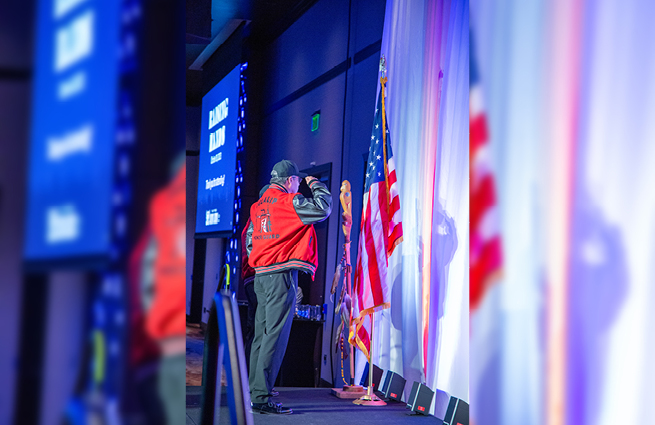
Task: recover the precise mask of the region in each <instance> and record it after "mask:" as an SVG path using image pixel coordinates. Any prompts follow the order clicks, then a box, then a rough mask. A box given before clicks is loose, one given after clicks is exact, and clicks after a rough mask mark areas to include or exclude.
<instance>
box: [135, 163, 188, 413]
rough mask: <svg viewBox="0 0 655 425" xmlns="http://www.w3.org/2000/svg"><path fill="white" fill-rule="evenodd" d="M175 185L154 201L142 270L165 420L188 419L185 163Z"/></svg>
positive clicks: (180, 165)
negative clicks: (158, 358) (157, 349)
mask: <svg viewBox="0 0 655 425" xmlns="http://www.w3.org/2000/svg"><path fill="white" fill-rule="evenodd" d="M175 169H176V170H177V171H176V174H175V177H174V178H173V180H172V181H171V183H170V184H169V185H168V186H166V187H165V188H163V189H162V190H160V191H159V192H157V193H156V194H155V196H154V197H153V199H152V201H151V202H150V210H149V221H150V224H149V225H150V226H151V228H152V238H151V239H150V242H149V246H148V248H147V249H148V251H150V253H149V255H146V256H145V257H144V259H145V260H146V261H144V266H143V271H142V276H143V274H150V273H151V274H152V279H148V278H146V279H144V283H146V284H148V283H150V282H151V283H152V286H150V287H147V286H146V287H145V288H144V294H143V295H144V296H143V302H144V309H145V311H146V318H145V328H146V332H147V333H148V335H149V336H150V337H151V338H152V339H154V340H155V341H157V344H158V346H159V351H160V353H161V357H160V360H159V365H158V368H157V392H158V394H159V398H160V401H161V403H162V405H163V407H164V410H165V417H166V422H163V423H166V424H179V423H184V420H185V415H186V413H185V412H186V410H185V409H186V402H185V400H186V309H185V300H186V297H185V291H186V287H185V285H184V275H185V272H186V264H185V261H186V239H185V238H186V227H185V226H186V224H185V220H186V165H185V163H184V157H183V156H181V157H180V158H178V160H176V166H175Z"/></svg>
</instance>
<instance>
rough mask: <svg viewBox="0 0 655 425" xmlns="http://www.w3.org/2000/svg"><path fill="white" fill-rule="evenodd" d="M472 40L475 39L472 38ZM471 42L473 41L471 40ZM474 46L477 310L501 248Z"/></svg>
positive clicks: (473, 297) (473, 303)
mask: <svg viewBox="0 0 655 425" xmlns="http://www.w3.org/2000/svg"><path fill="white" fill-rule="evenodd" d="M470 39H471V40H472V39H473V38H472V37H470ZM471 43H472V41H471ZM473 53H474V52H473V48H472V47H471V56H470V68H469V76H470V77H469V78H470V86H469V87H470V88H469V96H470V97H469V170H470V171H469V172H470V202H471V207H470V208H471V222H470V231H471V236H470V253H469V255H470V257H469V261H470V264H471V271H470V283H469V285H470V286H469V287H470V294H469V297H470V304H469V308H470V310H471V312H473V311H474V310H476V309H477V307H478V305H479V304H480V302H481V301H482V299H483V297H484V295H485V292H486V290H487V289H488V287H489V285H491V284H492V283H493V282H494V281H496V280H498V277H499V275H500V271H501V266H502V249H501V243H500V230H499V221H498V206H497V203H496V184H495V181H494V175H493V173H492V169H491V157H490V155H491V150H490V146H489V132H488V130H487V117H486V114H485V112H484V105H483V103H482V90H481V87H480V84H479V79H478V72H477V67H476V64H475V61H474V57H473Z"/></svg>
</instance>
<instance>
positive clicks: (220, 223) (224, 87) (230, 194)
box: [196, 66, 240, 236]
mask: <svg viewBox="0 0 655 425" xmlns="http://www.w3.org/2000/svg"><path fill="white" fill-rule="evenodd" d="M239 68H240V67H239V66H237V67H236V68H234V69H233V70H232V71H231V72H230V73H229V74H228V75H227V76H226V77H225V78H223V79H222V80H221V82H220V83H218V84H217V85H216V86H214V88H213V89H211V90H210V91H209V92H208V93H207V94H206V95H205V96H204V97H203V98H202V120H201V126H202V128H201V132H200V166H199V170H198V204H197V209H196V233H197V234H198V235H199V236H229V235H230V234H231V233H232V225H233V222H234V207H233V203H234V187H235V186H234V183H235V164H236V146H237V118H238V114H239V109H240V108H239V79H240V69H239Z"/></svg>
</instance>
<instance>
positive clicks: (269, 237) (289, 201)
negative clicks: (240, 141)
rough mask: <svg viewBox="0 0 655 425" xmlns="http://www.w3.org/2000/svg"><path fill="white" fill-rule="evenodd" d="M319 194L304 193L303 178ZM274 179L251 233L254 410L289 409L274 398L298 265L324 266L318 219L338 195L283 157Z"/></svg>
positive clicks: (254, 212) (255, 211)
mask: <svg viewBox="0 0 655 425" xmlns="http://www.w3.org/2000/svg"><path fill="white" fill-rule="evenodd" d="M303 177H304V178H305V181H306V182H307V184H308V185H309V187H310V189H311V191H312V196H313V198H309V199H308V198H305V197H304V196H302V195H301V194H299V193H298V187H299V186H300V182H301V178H303ZM270 182H271V184H270V186H269V188H268V190H266V192H264V194H263V195H262V196H261V197H260V199H259V201H257V202H256V203H255V204H254V205H253V206H252V207H251V208H250V219H251V223H250V225H249V226H248V230H247V232H246V247H247V251H248V255H249V257H248V262H249V263H250V265H251V266H252V267H253V268H254V269H255V283H254V285H255V286H254V288H255V293H256V294H257V302H258V306H257V313H256V315H255V337H254V340H253V342H252V348H251V352H250V376H249V383H250V399H251V401H252V407H253V412H261V413H273V414H289V413H291V409H289V408H288V407H283V406H282V404H280V403H274V402H272V401H270V400H269V398H270V397H271V396H272V394H271V390H272V389H273V384H274V383H275V379H276V378H277V374H278V372H279V370H280V365H281V364H282V359H283V358H284V353H285V351H286V349H287V342H288V341H289V332H290V331H291V323H292V320H293V311H294V310H295V303H296V293H297V291H298V270H300V271H302V272H305V273H308V274H310V275H311V276H312V279H314V274H315V272H316V266H317V265H318V253H317V249H316V248H317V245H316V232H315V231H314V226H312V224H313V223H318V222H320V221H323V220H325V219H326V218H327V217H328V216H329V215H330V212H331V211H332V195H331V194H330V192H329V191H328V190H327V187H325V185H324V184H323V183H321V182H320V181H318V180H317V179H316V178H315V177H311V176H306V174H304V173H300V172H299V171H298V167H297V166H296V164H294V163H293V162H291V161H288V160H282V161H280V162H278V163H277V164H275V166H274V167H273V171H271V181H270Z"/></svg>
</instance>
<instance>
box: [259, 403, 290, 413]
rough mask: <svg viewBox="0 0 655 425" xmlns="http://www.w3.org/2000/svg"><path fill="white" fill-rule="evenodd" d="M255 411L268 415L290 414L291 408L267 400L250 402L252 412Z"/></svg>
mask: <svg viewBox="0 0 655 425" xmlns="http://www.w3.org/2000/svg"><path fill="white" fill-rule="evenodd" d="M257 412H259V413H262V414H269V415H290V414H291V413H293V410H291V409H290V408H288V407H284V406H282V403H273V402H272V401H269V402H268V403H252V413H257Z"/></svg>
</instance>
